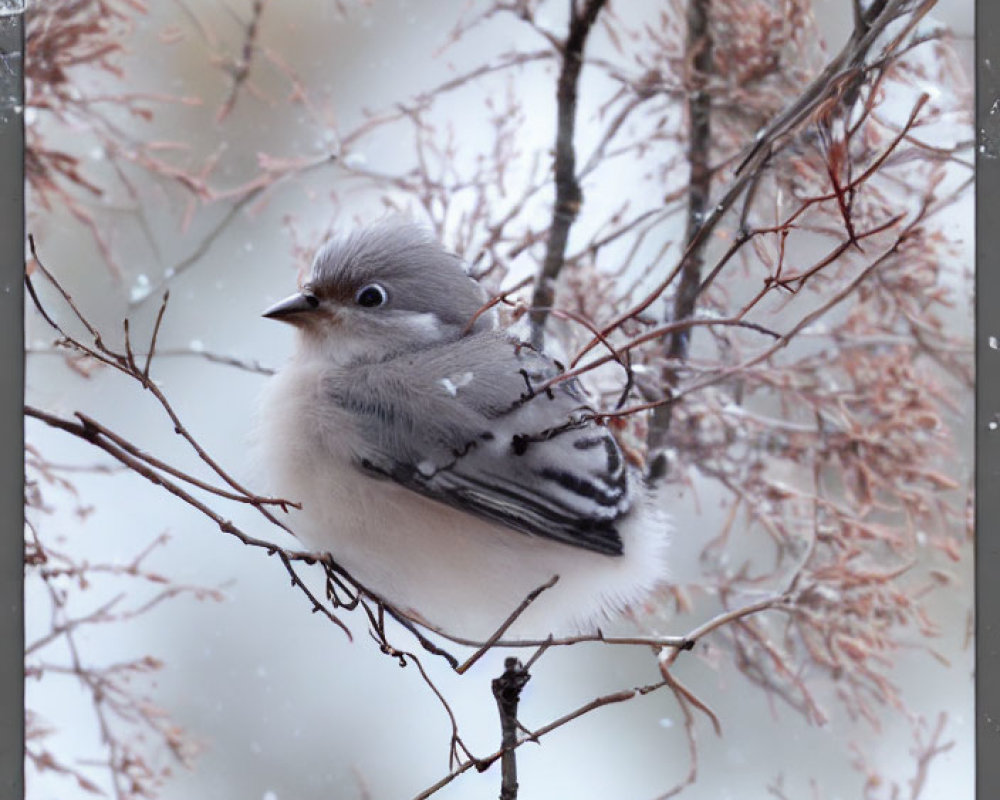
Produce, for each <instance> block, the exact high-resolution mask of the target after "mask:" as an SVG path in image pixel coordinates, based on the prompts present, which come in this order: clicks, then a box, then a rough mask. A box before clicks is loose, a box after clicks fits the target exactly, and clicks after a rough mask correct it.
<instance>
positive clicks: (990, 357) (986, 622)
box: [976, 0, 1000, 800]
mask: <svg viewBox="0 0 1000 800" xmlns="http://www.w3.org/2000/svg"><path fill="white" fill-rule="evenodd" d="M998 55H1000V3H998V2H997V0H978V1H977V3H976V133H977V136H976V140H977V147H976V796H977V797H978V798H979V800H986V798H992V797H1000V619H998V618H997V609H998V608H1000V531H998V530H997V527H998V521H1000V347H998V342H1000V271H998V269H997V267H998V266H1000V211H998V210H1000V57H998Z"/></svg>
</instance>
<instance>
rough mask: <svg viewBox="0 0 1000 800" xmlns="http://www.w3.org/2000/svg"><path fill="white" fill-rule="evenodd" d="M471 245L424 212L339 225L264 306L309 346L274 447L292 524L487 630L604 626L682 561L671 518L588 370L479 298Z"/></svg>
mask: <svg viewBox="0 0 1000 800" xmlns="http://www.w3.org/2000/svg"><path fill="white" fill-rule="evenodd" d="M484 301H485V298H484V295H483V292H482V290H481V288H480V287H479V286H478V285H477V284H476V283H475V282H474V281H473V280H472V279H471V278H469V277H468V275H467V274H466V273H465V270H464V269H463V265H462V262H461V260H460V259H459V258H458V257H457V256H455V255H453V254H451V253H449V252H447V251H446V250H445V249H444V248H442V247H441V245H440V244H438V243H437V242H436V241H435V240H434V239H433V238H432V237H431V236H430V235H429V234H428V233H427V232H425V231H424V230H423V229H421V228H419V227H416V226H414V225H411V224H402V223H398V222H396V223H383V224H381V225H377V226H374V227H371V228H369V229H366V230H362V231H359V232H356V233H353V234H351V235H349V236H347V237H344V238H339V239H335V240H333V241H331V242H329V243H327V244H326V245H325V246H324V247H323V248H322V249H321V250H320V251H319V253H318V254H317V256H316V258H315V261H314V263H313V267H312V272H311V275H310V276H309V279H308V281H307V282H306V284H305V285H304V286H303V287H302V289H301V291H300V292H299V293H297V294H294V295H292V296H291V297H289V298H287V299H286V300H283V301H282V302H280V303H278V304H277V305H275V306H273V307H272V308H270V309H268V311H267V312H265V314H264V316H265V317H268V318H270V319H275V320H280V321H282V322H287V323H289V324H290V325H292V326H294V327H295V329H296V331H297V334H298V337H297V339H298V341H297V348H296V350H295V353H294V355H293V357H292V359H291V361H290V363H289V364H288V365H287V366H286V367H285V368H283V369H282V370H281V371H280V372H279V373H278V374H277V375H276V376H275V377H274V378H273V379H272V380H271V381H269V384H268V386H267V388H266V390H265V393H264V396H263V398H262V403H261V407H260V413H259V417H258V455H259V460H260V468H261V473H262V475H264V476H266V477H267V478H268V479H269V480H268V484H269V485H268V487H267V488H268V489H269V491H271V492H273V493H276V494H278V495H279V496H281V497H284V498H287V499H290V500H295V501H298V502H300V503H301V504H302V511H301V512H292V515H293V516H292V519H291V520H290V523H291V527H292V529H293V530H294V531H295V534H296V536H297V537H299V538H300V539H301V540H302V541H303V542H304V543H305V545H306V546H308V547H309V548H312V549H315V550H317V551H322V552H329V553H331V554H332V555H333V557H334V558H335V559H336V560H337V561H338V563H340V564H341V565H343V566H344V567H345V568H346V569H347V570H348V571H349V572H350V573H351V574H352V575H353V576H354V577H355V578H356V579H358V580H359V581H361V582H362V583H363V584H365V585H366V586H368V587H369V588H370V589H372V590H373V591H376V592H378V593H379V594H380V595H382V596H383V597H384V598H386V599H387V600H389V601H390V602H392V603H393V604H395V605H397V606H398V607H400V608H401V609H404V610H405V611H406V612H407V613H409V614H411V615H412V616H414V617H415V618H417V619H419V620H421V621H423V622H425V623H427V624H429V625H431V626H433V627H435V628H437V629H439V630H443V631H445V632H447V633H450V634H452V635H456V636H462V637H466V638H472V639H482V638H485V637H486V636H488V635H489V634H490V633H492V632H493V631H494V630H495V629H496V627H497V626H498V625H499V624H500V623H501V622H503V621H504V620H505V619H506V618H507V617H508V616H509V615H510V613H511V612H512V611H513V610H514V609H515V608H516V607H517V606H518V605H519V604H520V603H521V601H522V600H523V599H524V598H525V596H527V595H528V593H529V592H531V591H532V590H534V589H536V588H538V587H539V586H540V585H542V584H544V583H546V582H547V581H549V580H550V579H551V578H552V576H554V575H558V576H559V580H558V582H557V583H556V585H555V586H554V587H553V588H552V589H549V590H547V591H546V592H544V593H543V594H542V595H541V597H540V598H539V599H538V600H537V601H536V602H535V603H534V604H532V606H531V607H530V608H529V609H528V610H527V611H526V612H525V613H524V614H523V615H522V616H521V617H519V618H518V620H517V622H516V623H515V624H514V626H513V627H512V628H511V630H510V632H509V634H508V638H510V637H511V636H513V637H517V636H520V637H531V638H536V637H543V636H546V635H548V634H549V633H556V634H560V633H562V634H565V633H571V632H586V631H592V630H594V629H596V627H597V625H598V624H599V623H600V622H601V621H602V620H605V619H607V618H608V617H610V616H614V615H615V614H617V613H619V612H621V611H622V610H624V609H625V608H627V607H632V606H634V605H636V604H637V603H639V602H641V601H642V600H643V599H645V598H647V597H648V596H649V594H650V592H651V591H652V590H653V589H654V588H655V587H656V586H657V585H658V584H659V583H660V582H662V581H663V579H664V578H665V576H666V564H665V560H666V556H665V550H666V543H667V533H666V528H667V525H666V521H665V519H664V517H663V515H662V514H660V513H658V512H656V511H655V510H654V508H653V506H652V503H651V502H650V500H649V498H648V497H647V496H646V494H645V492H644V490H643V489H642V486H641V481H640V480H639V478H638V475H637V474H636V472H635V470H634V469H633V468H632V467H630V466H629V465H628V463H627V462H626V460H625V458H624V457H623V455H622V451H621V449H620V448H619V445H618V443H617V442H616V441H615V439H614V437H613V436H612V435H611V434H610V433H609V432H608V430H607V429H606V428H604V427H602V426H600V425H598V424H597V423H596V422H595V421H594V420H593V419H592V415H591V413H590V409H589V407H588V406H587V400H586V397H585V396H584V394H583V392H582V390H581V388H580V386H579V384H578V383H577V382H576V381H572V380H570V381H563V382H559V383H556V384H555V385H553V386H552V387H551V388H547V389H540V388H539V387H542V386H543V385H544V384H545V382H546V381H548V380H549V379H550V378H552V377H553V376H555V375H557V374H558V368H557V367H556V365H555V364H554V362H553V361H552V360H551V359H549V358H548V357H546V356H545V355H544V354H542V353H539V352H537V351H535V350H533V349H532V348H530V347H528V346H527V345H524V344H523V343H520V342H518V341H516V340H514V339H512V338H511V337H510V336H508V335H507V334H505V333H504V332H503V331H501V330H499V329H498V327H497V322H496V316H495V315H494V314H493V313H492V312H490V313H479V314H478V316H477V313H478V312H480V310H481V309H482V307H483V304H484Z"/></svg>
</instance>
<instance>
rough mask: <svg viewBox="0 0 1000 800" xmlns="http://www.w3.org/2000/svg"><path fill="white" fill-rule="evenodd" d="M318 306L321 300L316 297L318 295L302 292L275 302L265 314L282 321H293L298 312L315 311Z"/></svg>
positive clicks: (269, 317)
mask: <svg viewBox="0 0 1000 800" xmlns="http://www.w3.org/2000/svg"><path fill="white" fill-rule="evenodd" d="M318 306H319V300H317V299H316V295H313V294H309V293H308V292H300V293H299V294H293V295H292V296H291V297H286V298H285V299H284V300H282V301H281V302H279V303H275V304H274V305H273V306H271V307H270V308H269V309H268V310H267V311H265V312H264V314H263V316H265V317H267V318H268V319H276V320H280V321H282V322H292V321H293V320H294V318H295V317H296V316H297V315H298V314H302V313H305V312H306V311H314V310H315V309H316V308H317V307H318Z"/></svg>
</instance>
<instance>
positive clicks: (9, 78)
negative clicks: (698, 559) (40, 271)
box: [0, 0, 24, 800]
mask: <svg viewBox="0 0 1000 800" xmlns="http://www.w3.org/2000/svg"><path fill="white" fill-rule="evenodd" d="M23 53H24V12H23V2H21V1H20V0H13V2H12V1H11V0H3V2H0V364H2V365H3V375H2V378H0V444H2V448H0V459H2V462H0V508H2V510H3V519H4V520H5V521H7V523H8V525H6V526H4V527H3V528H2V529H0V530H2V532H3V534H4V535H2V536H0V643H2V644H0V714H2V715H3V717H2V722H0V790H2V791H0V793H2V795H3V796H4V797H9V798H12V800H16V798H21V797H23V796H24V570H23V566H22V560H23V555H24V544H23V530H24V524H23V515H24V422H23V420H24V407H23V403H24V399H23V398H24V281H23V275H24V113H23V112H24V80H23V78H24V75H23V69H22V67H23V58H22V54H23ZM19 522H20V524H19Z"/></svg>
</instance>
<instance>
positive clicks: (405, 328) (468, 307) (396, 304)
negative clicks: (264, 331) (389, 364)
mask: <svg viewBox="0 0 1000 800" xmlns="http://www.w3.org/2000/svg"><path fill="white" fill-rule="evenodd" d="M484 300H485V297H484V293H483V291H482V289H481V288H480V287H479V285H478V284H476V282H475V281H473V280H472V279H471V278H470V277H469V276H468V275H467V274H466V272H465V270H464V269H463V266H462V262H461V260H460V259H459V258H458V256H456V255H454V254H453V253H450V252H448V251H447V250H445V249H444V248H443V247H442V246H441V245H440V244H439V243H438V242H437V241H436V240H435V239H434V238H433V237H432V236H431V235H430V234H429V233H428V232H427V231H425V230H424V229H423V228H420V227H418V226H416V225H413V224H408V223H401V222H389V223H382V224H380V225H376V226H373V227H370V228H366V229H363V230H360V231H356V232H354V233H352V234H350V235H348V236H344V237H341V238H336V239H333V240H331V241H329V242H327V243H326V244H325V245H323V247H322V248H320V250H319V252H318V253H317V254H316V257H315V259H314V261H313V265H312V271H311V273H310V276H309V279H308V281H307V282H306V284H305V285H304V286H303V287H302V289H301V291H299V292H298V293H297V294H294V295H292V296H291V297H288V298H286V299H285V300H282V301H281V302H280V303H277V304H276V305H274V306H272V307H271V308H269V309H268V310H267V311H265V312H264V316H265V317H267V318H269V319H276V320H279V321H281V322H287V323H289V324H291V325H294V326H295V327H296V328H297V329H298V330H299V332H300V334H301V336H302V340H303V344H304V345H305V346H306V347H310V348H320V349H322V350H324V351H328V352H329V353H330V354H331V355H332V356H335V357H336V356H337V355H338V354H339V355H340V356H341V357H344V356H347V357H349V358H350V359H351V360H354V359H361V360H376V359H380V358H384V357H385V356H387V355H391V354H395V353H399V352H405V351H406V350H408V349H416V348H420V347H426V346H428V345H433V344H437V343H439V342H444V341H450V340H454V339H457V338H458V337H459V336H461V335H462V333H463V331H465V330H466V329H467V328H470V329H471V330H474V331H477V332H478V331H482V330H487V329H489V328H491V327H493V326H494V325H495V321H494V317H493V315H492V314H483V315H481V316H480V317H479V318H478V319H477V320H476V321H475V323H474V324H472V325H471V326H470V322H471V321H472V319H473V317H474V316H475V315H476V312H477V311H479V309H480V308H482V305H483V303H484Z"/></svg>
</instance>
